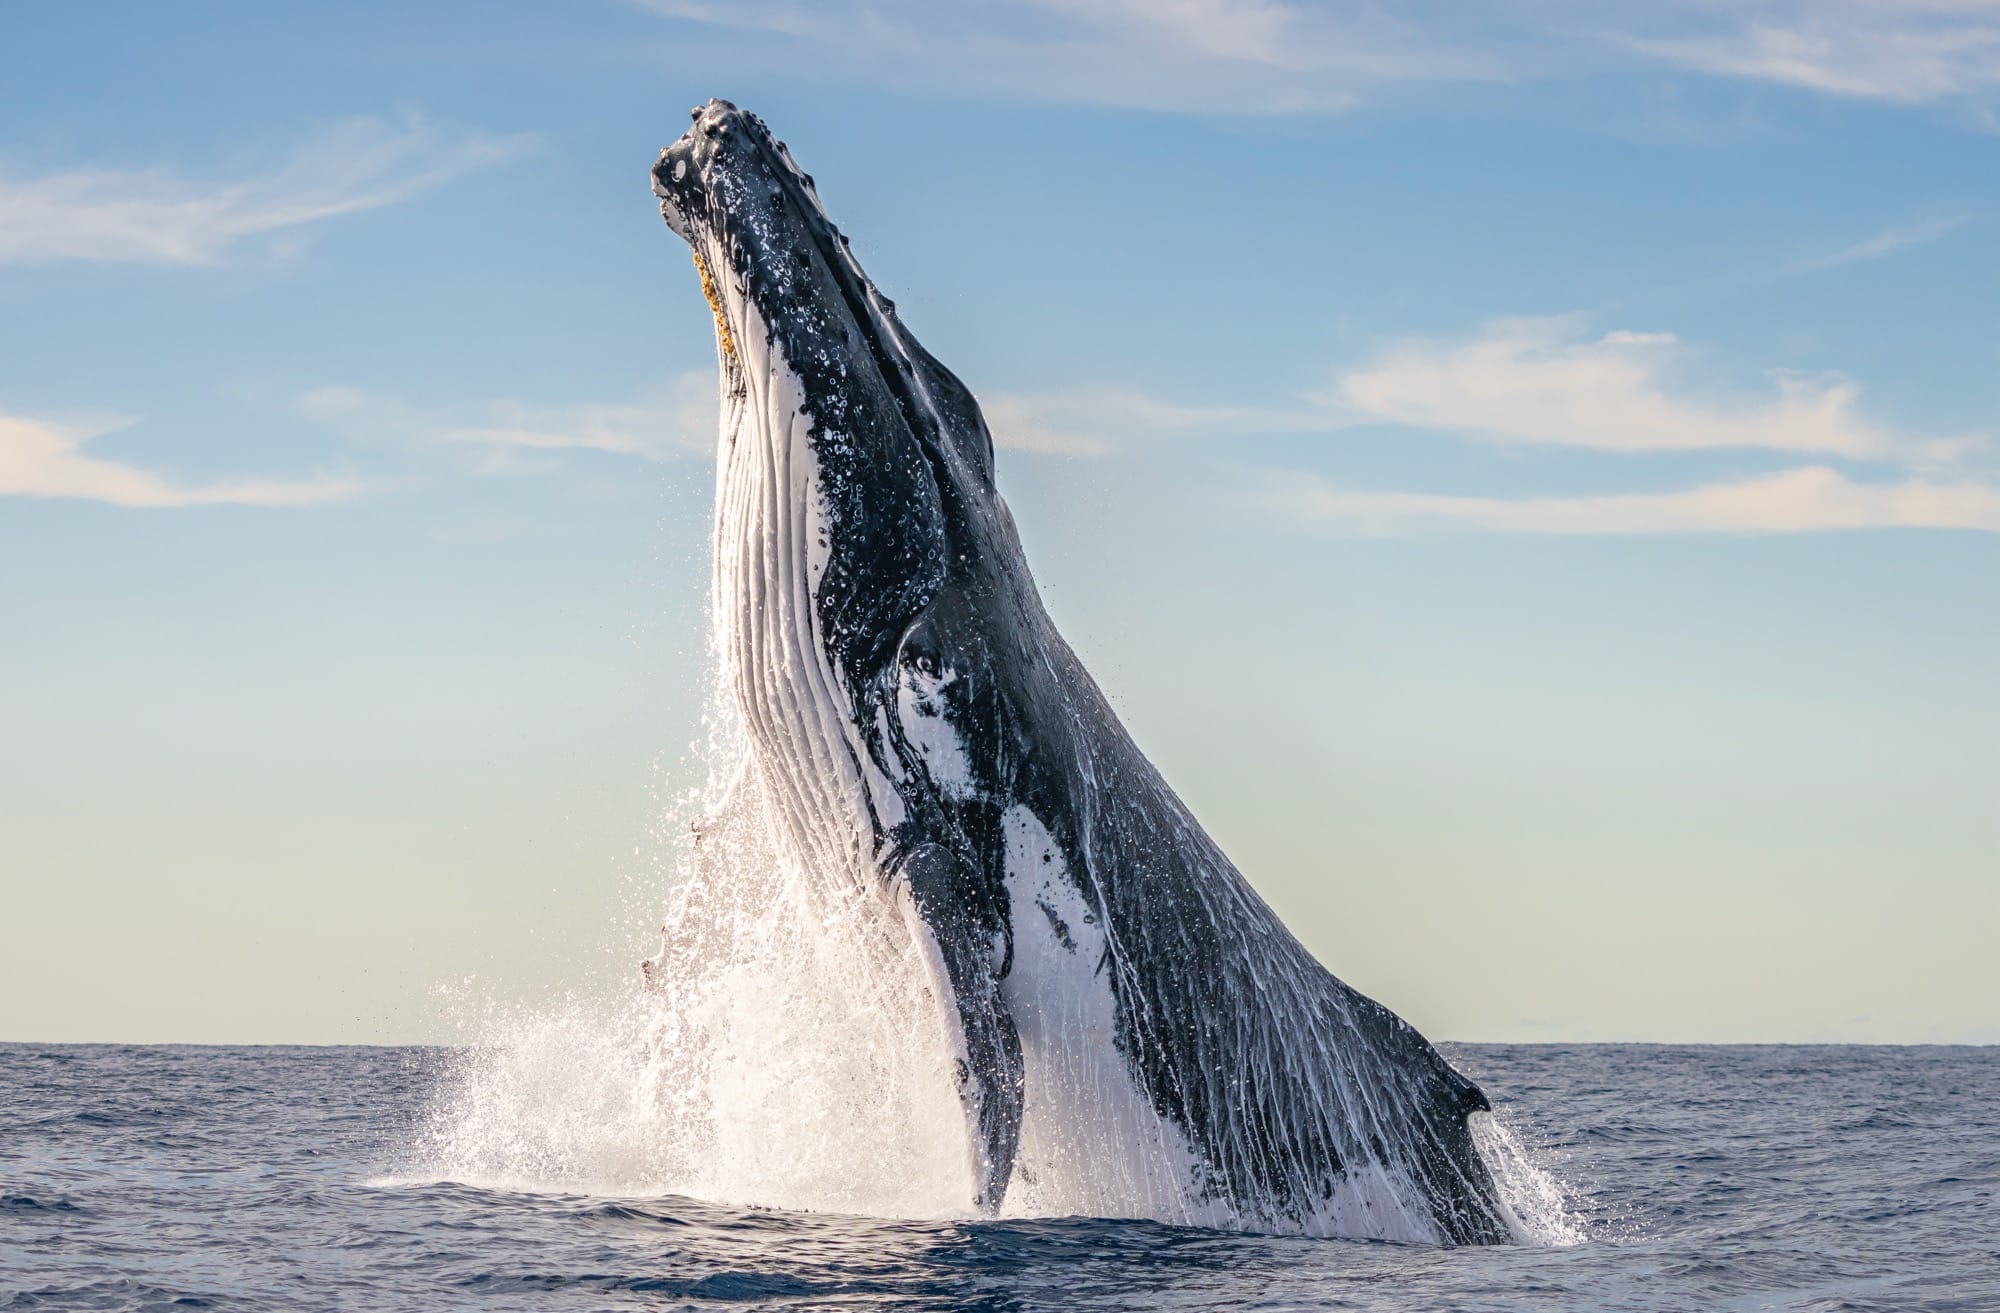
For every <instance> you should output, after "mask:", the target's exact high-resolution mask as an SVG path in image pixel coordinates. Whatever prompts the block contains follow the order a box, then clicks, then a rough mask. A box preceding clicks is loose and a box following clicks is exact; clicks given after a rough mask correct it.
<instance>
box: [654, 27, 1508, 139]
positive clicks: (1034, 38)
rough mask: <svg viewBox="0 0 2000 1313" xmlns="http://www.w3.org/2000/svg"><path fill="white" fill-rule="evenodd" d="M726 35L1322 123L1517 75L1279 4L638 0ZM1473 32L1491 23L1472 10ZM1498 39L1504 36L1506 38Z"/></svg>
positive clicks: (961, 86)
mask: <svg viewBox="0 0 2000 1313" xmlns="http://www.w3.org/2000/svg"><path fill="white" fill-rule="evenodd" d="M636 3H638V4H639V5H640V6H641V7H642V8H645V9H648V10H651V11H652V12H654V13H657V14H659V15H661V16H662V17H665V18H671V19H675V20H679V21H680V22H681V23H682V24H683V25H684V26H686V27H688V29H689V30H691V31H693V32H697V33H698V32H700V31H701V29H704V28H705V29H707V30H708V31H709V32H710V33H711V34H714V35H715V36H718V37H720V36H726V35H727V34H728V33H732V32H735V33H743V32H751V33H755V34H756V37H757V40H758V42H759V49H758V56H759V58H760V59H762V60H764V61H767V62H769V63H771V64H774V65H777V66H780V67H784V68H786V69H787V70H789V71H791V72H793V73H795V74H796V75H798V76H802V77H810V78H814V79H829V78H833V79H839V78H848V79H855V78H859V79H866V80H868V81H870V82H872V83H880V84H887V85H901V86H916V87H922V88H926V89H948V90H951V91H956V92H961V93H971V94H976V95H995V94H998V95H1019V96H1026V97H1030V98H1035V99H1049V100H1067V101H1084V102H1092V103H1100V104H1114V105H1124V106H1133V107H1139V108H1147V109H1165V110H1193V111H1197V112H1206V113H1224V114H1269V113H1290V112H1319V111H1327V110H1338V109H1344V108H1346V107H1348V106H1350V105H1352V104H1353V103H1354V102H1355V100H1356V99H1357V96H1358V95H1359V94H1360V93H1361V92H1362V91H1363V90H1365V89H1367V88H1371V87H1375V86H1381V85H1385V84H1391V83H1400V82H1409V81H1429V82H1438V81H1465V80H1477V79H1491V78H1499V77H1503V76H1507V75H1508V74H1507V71H1506V68H1505V67H1504V65H1503V62H1502V61H1501V60H1500V59H1498V58H1496V57H1495V55H1494V54H1492V53H1491V52H1490V51H1488V50H1486V49H1483V48H1481V46H1480V45H1479V44H1478V43H1476V42H1474V41H1472V40H1469V39H1464V40H1462V39H1460V38H1459V37H1457V36H1453V37H1451V38H1450V39H1447V38H1446V36H1445V32H1446V30H1447V29H1445V28H1443V27H1438V26H1426V25H1424V24H1422V23H1413V22H1409V21H1406V20H1405V19H1403V18H1401V17H1398V16H1396V15H1395V14H1392V13H1391V12H1389V11H1388V10H1387V9H1386V8H1385V7H1383V6H1379V5H1341V6H1333V7H1326V6H1304V5H1299V4H1292V3H1284V2H1282V0H1167V2H1166V3H1158V2H1156V0H1001V2H1000V3H994V4H981V5H940V4H932V3H929V0H815V2H814V3H809V4H808V3H796V2H794V0H728V3H721V2H719V0H636ZM1456 26H1457V29H1458V30H1459V31H1461V32H1463V33H1465V34H1466V35H1467V37H1471V36H1473V35H1476V34H1479V33H1481V32H1484V31H1485V30H1486V28H1487V26H1488V25H1487V24H1486V23H1485V22H1483V21H1482V20H1481V19H1480V17H1479V16H1478V15H1476V14H1471V13H1466V12H1463V11H1461V12H1460V15H1459V20H1458V23H1457V25H1456ZM1495 39H1497V38H1495Z"/></svg>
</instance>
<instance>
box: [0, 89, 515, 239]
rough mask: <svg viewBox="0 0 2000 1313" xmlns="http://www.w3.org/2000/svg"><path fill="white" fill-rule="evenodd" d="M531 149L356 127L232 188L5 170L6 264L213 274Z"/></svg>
mask: <svg viewBox="0 0 2000 1313" xmlns="http://www.w3.org/2000/svg"><path fill="white" fill-rule="evenodd" d="M529 144H530V140H529V139H528V138H525V137H494V136H487V135H483V134H479V133H474V132H466V131H461V130H454V129H448V128H444V127H440V126H437V125H434V124H430V123H426V122H424V121H423V120H421V119H415V118H411V119H405V120H403V121H401V122H397V123H389V122H383V121H381V120H376V119H355V120H351V121H349V122H346V123H342V124H339V125H337V126H335V127H333V128H330V129H328V130H327V131H325V132H322V133H320V134H318V135H317V136H315V137H313V138H311V139H309V140H307V141H306V142H304V143H302V144H301V145H300V146H299V148H298V149H297V150H296V151H295V152H293V154H292V155H291V157H290V158H288V159H285V160H281V161H277V162H274V163H272V164H269V165H267V166H265V167H262V168H259V169H253V170H248V171H245V172H243V173H242V174H241V175H239V176H237V177H235V178H229V179H220V180H209V181H196V180H192V179H188V178H184V177H179V176H176V175H174V174H172V173H169V172H167V171H165V170H162V169H156V168H153V169H135V170H116V169H75V170H70V171H67V172H62V173H51V174H44V175H42V176H39V177H20V176H16V175H12V174H8V173H6V172H4V171H0V262H10V263H43V262H51V261H60V260H92V261H115V262H126V263H144V264H193V265H199V264H211V263H214V262H215V261H217V260H219V259H221V258H223V257H224V256H225V255H227V254H229V253H230V252H231V251H232V250H235V249H236V248H238V247H240V246H241V245H242V244H243V243H245V242H246V241H249V240H250V239H253V238H257V237H261V236H266V235H270V234H275V233H282V232H287V231H290V230H293V229H297V228H301V227H304V226H305V225H308V224H312V223H317V222H319V221H321V220H325V219H330V218H333V217H335V216H338V215H343V214H354V213H357V212H359V211H362V210H373V209H379V208H381V207H383V206H385V205H393V204H395V203H396V202H398V201H401V200H405V199H407V198H408V197H410V196H413V195H415V194H416V193H418V192H420V191H423V190H424V189H425V188H428V187H433V186H436V185H437V184H439V183H441V182H444V181H446V180H448V179H450V178H453V177H457V176H459V175H461V174H464V173H467V172H469V171H471V170H473V169H478V168H482V167H484V166H486V165H490V164H493V163H496V162H498V161H501V160H504V159H508V158H511V157H513V156H515V155H517V154H519V153H520V152H521V151H523V150H524V149H526V148H527V146H528V145H529Z"/></svg>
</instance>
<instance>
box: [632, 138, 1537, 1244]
mask: <svg viewBox="0 0 2000 1313" xmlns="http://www.w3.org/2000/svg"><path fill="white" fill-rule="evenodd" d="M653 189H654V192H655V193H656V194H657V195H658V197H659V198H660V202H661V211H662V213H663V215H664V216H665V218H666V221H667V224H668V225H669V226H670V227H671V228H672V229H673V230H674V231H675V232H676V233H677V234H679V235H680V236H681V237H682V238H684V239H685V240H686V241H687V242H688V244H689V245H690V246H691V247H692V248H693V251H694V262H695V266H696V269H697V271H698V274H699V277H700V281H701V286H702V290H703V292H704V293H705V295H706V297H707V299H708V302H709V306H710V308H711V309H712V310H713V312H714V317H715V332H716V343H717V355H718V359H719V362H720V367H721V392H722V402H721V412H722V414H721V433H720V445H719V451H718V457H717V459H718V470H717V497H716V520H715V563H714V571H715V573H714V583H713V587H714V598H713V604H714V607H715V610H716V622H717V625H718V633H719V634H720V648H721V658H722V662H723V665H724V667H725V677H726V680H727V683H728V685H729V687H730V688H731V689H732V690H733V692H734V696H735V700H736V703H737V708H738V710H739V711H740V713H741V717H742V721H743V725H744V730H745V734H746V737H747V740H748V744H749V761H748V763H747V765H746V770H747V771H750V772H754V774H755V779H756V784H757V787H758V788H759V789H760V790H761V793H762V796H763V805H764V807H765V809H766V812H767V814H768V815H769V817H770V818H771V824H772V827H773V829H774V830H775V831H776V833H775V834H774V835H773V840H774V842H775V843H776V845H777V846H778V848H779V849H780V850H781V851H782V852H784V853H786V854H788V856H789V858H790V859H791V860H792V861H795V862H797V863H798V864H799V865H800V867H801V868H802V869H809V870H811V871H813V872H814V873H815V875H816V877H817V878H819V879H823V880H826V881H830V882H835V883H838V884H841V885H842V886H843V887H846V888H849V889H861V890H866V891H868V892H869V894H871V895H873V896H879V897H880V898H882V899H884V900H887V901H889V902H891V903H893V904H894V905H895V906H896V907H897V908H898V909H900V915H901V919H902V924H905V925H907V927H908V930H909V933H910V934H911V935H912V936H913V937H914V939H915V940H916V944H917V948H918V950H919V951H920V952H921V954H922V956H923V959H924V961H925V962H926V963H927V965H928V969H929V970H930V972H931V985H930V988H931V993H932V996H933V997H934V998H935V999H936V1000H937V1003H938V1006H939V1008H940V1009H941V1010H942V1011H943V1013H944V1017H943V1021H944V1030H945V1032H946V1033H947V1034H948V1035H949V1036H950V1037H951V1043H952V1045H953V1058H954V1059H955V1061H954V1062H953V1064H952V1070H953V1071H954V1072H955V1074H956V1078H957V1081H958V1094H959V1098H960V1100H961V1102H962V1104H963V1107H964V1111H965V1116H966V1127H967V1142H968V1146H969V1147H968V1153H969V1158H970V1164H969V1165H970V1171H971V1178H972V1196H973V1197H972V1199H971V1201H970V1202H971V1203H972V1204H973V1205H975V1206H976V1207H978V1208H980V1209H983V1210H987V1211H991V1210H994V1209H997V1208H998V1207H999V1206H1000V1204H1001V1202H1002V1200H1003V1198H1004V1197H1005V1195H1006V1193H1007V1191H1008V1189H1009V1184H1010V1181H1012V1180H1014V1179H1015V1178H1016V1177H1017V1176H1021V1175H1024V1174H1026V1173H1029V1172H1030V1170H1031V1169H1030V1166H1029V1164H1028V1163H1027V1161H1026V1160H1025V1158H1024V1156H1023V1155H1024V1141H1023V1135H1024V1126H1028V1127H1032V1125H1033V1124H1034V1120H1035V1118H1036V1117H1037V1115H1038V1104H1042V1103H1049V1102H1051V1101H1062V1102H1064V1103H1065V1105H1066V1106H1065V1107H1064V1109H1063V1110H1062V1115H1068V1116H1076V1117H1080V1118H1096V1119H1098V1120H1099V1121H1100V1122H1101V1123H1102V1124H1103V1125H1104V1126H1106V1127H1109V1128H1111V1133H1113V1134H1116V1135H1129V1136H1131V1137H1135V1138H1136V1139H1140V1140H1144V1141H1146V1152H1148V1153H1150V1154H1151V1155H1152V1160H1153V1161H1154V1162H1155V1163H1156V1164H1165V1169H1166V1170H1171V1172H1172V1173H1173V1174H1174V1175H1175V1178H1176V1179H1175V1183H1174V1188H1175V1189H1176V1190H1177V1191H1178V1192H1179V1196H1180V1198H1181V1201H1182V1203H1183V1204H1184V1209H1183V1212H1182V1214H1181V1215H1182V1216H1185V1217H1186V1218H1188V1219H1189V1220H1204V1219H1211V1220H1220V1221H1221V1222H1223V1223H1225V1224H1233V1225H1240V1226H1246V1227H1250V1228H1253V1229H1278V1230H1302V1231H1306V1232H1311V1233H1320V1234H1346V1235H1364V1236H1378V1237H1384V1238H1390V1239H1405V1240H1418V1241H1435V1242H1447V1243H1456V1244H1470V1243H1490V1242H1499V1241H1503V1240H1506V1239H1508V1238H1509V1237H1510V1232H1509V1228H1508V1225H1507V1222H1506V1220H1505V1219H1506V1211H1505V1209H1504V1208H1503V1206H1502V1204H1501V1203H1500V1200H1499V1197H1498V1193H1497V1190H1496V1187H1495V1183H1494V1180H1493V1178H1492V1176H1491V1175H1490V1173H1489V1171H1488V1168H1487V1166H1486V1164H1485V1162H1484V1161H1483V1160H1482V1158H1481V1157H1480V1155H1479V1152H1478V1150H1477V1148H1476V1146H1475V1143H1474V1140H1473V1136H1472V1132H1471V1128H1470V1124H1469V1118H1470V1117H1471V1116H1472V1115H1473V1114H1475V1113H1478V1112H1481V1111H1484V1110H1486V1109H1487V1107H1488V1104H1487V1100H1486V1098H1485V1096H1484V1094H1482V1093H1481V1091H1480V1090H1479V1088H1478V1087H1477V1086H1476V1085H1474V1084H1473V1083H1472V1082H1471V1081H1470V1080H1468V1079H1466V1078H1465V1077H1464V1076H1462V1075H1460V1074H1459V1073H1458V1072H1456V1071H1454V1070H1453V1069H1452V1067H1451V1066H1450V1065H1449V1064H1448V1063H1447V1062H1446V1061H1445V1060H1444V1058H1443V1057H1442V1056H1441V1055H1439V1053H1438V1052H1437V1051H1436V1050H1435V1049H1434V1048H1433V1047H1432V1046H1431V1045H1430V1044H1429V1043H1428V1042H1427V1041H1426V1040H1425V1039H1424V1038H1423V1037H1422V1036H1421V1035H1419V1034H1418V1033H1417V1032H1416V1031H1415V1030H1414V1029H1412V1028H1411V1027H1410V1026H1409V1025H1408V1024H1407V1023H1405V1022H1403V1021H1402V1020H1401V1019H1399V1018H1398V1017H1397V1016H1396V1015H1395V1014H1394V1013H1392V1012H1391V1011H1389V1009H1387V1008H1386V1007H1383V1006H1382V1005H1381V1004H1379V1003H1376V1002H1375V1001H1373V1000H1372V999H1369V998H1366V997H1364V996H1363V995H1361V994H1359V993H1357V992H1356V991H1354V990H1352V989H1350V988H1348V987H1347V986H1346V985H1344V984H1342V983H1341V982H1340V981H1339V980H1337V979H1335V978H1334V976H1333V975H1332V974H1330V973H1329V972H1328V971H1327V970H1326V969H1325V968H1324V967H1322V966H1321V965H1320V964H1319V963H1318V962H1317V961H1316V960H1315V959H1314V958H1313V957H1312V955H1311V954H1310V953H1308V952H1307V950H1306V949H1305V948H1304V946H1303V945H1301V944H1300V943H1299V941H1298V940H1297V939H1295V938H1294V937H1293V936H1292V934H1291V933H1290V932H1289V931H1288V930H1287V929H1286V928H1285V926H1284V925H1283V924H1282V923H1281V922H1280V920H1279V919H1278V917H1277V915H1276V914H1275V913H1274V912H1272V910H1271V909H1270V908H1269V907H1268V906H1267V905H1266V904H1265V903H1264V902H1263V900H1262V899H1261V898H1259V897H1258V895H1257V894H1256V892H1255V891H1254V890H1253V889H1252V888H1251V887H1250V885H1249V883H1248V882H1247V881H1246V880H1245V879H1244V878H1243V877H1242V875H1240V874H1239V873H1238V871H1237V870H1236V868H1235V867H1234V866H1233V865H1232V864H1231V863H1230V861H1229V859H1228V858H1227V857H1225V856H1224V855H1223V853H1222V852H1221V850H1220V849H1219V848H1218V847H1217V846H1216V844H1215V843H1214V841H1212V840H1211V839H1210V838H1209V837H1208V835H1207V834H1206V833H1205V832H1204V831H1203V830H1202V827H1201V826H1200V825H1199V824H1198V823H1197V822H1196V820H1195V818H1194V817H1193V816H1192V815H1191V814H1190V813H1189V811H1188V810H1187V808H1186V807H1185V806H1183V805H1182V803H1181V801H1180V800H1179V798H1177V797H1176V796H1175V794H1174V792H1173V790H1172V789H1171V788H1169V787H1168V785H1167V783H1166V781H1165V780H1164V779H1163V778H1162V777H1161V776H1160V774H1159V772H1158V771H1156V770H1155V769H1154V767H1153V766H1152V764H1151V763H1150V762H1149V761H1147V759H1146V758H1145V756H1144V755H1142V754H1141V753H1140V751H1139V749H1138V748H1137V747H1136V746H1135V745H1134V744H1133V742H1132V739H1131V738H1130V736H1129V735H1128V734H1127V733H1126V731H1125V729H1124V728H1123V726H1122V725H1120V723H1119V721H1118V718H1117V717H1116V716H1115V715H1114V714H1113V712H1112V710H1111V708H1110V706H1109V704H1108V703H1107V702H1106V700H1105V697H1104V695H1103V693H1102V692H1101V691H1100V690H1099V689H1098V687H1097V685H1096V684H1095V683H1094V682H1093V681H1092V679H1091V677H1090V676H1089V674H1088V673H1086V672H1085V670H1084V668H1083V666H1082V664H1081V663H1080V662H1079V660H1078V659H1077V657H1076V655H1075V653H1073V652H1072V651H1071V650H1070V648H1069V646H1068V645H1067V644H1066V643H1065V642H1064V641H1063V639H1062V637H1061V635H1060V634H1058V633H1057V632H1056V629H1055V626H1054V624H1053V623H1052V622H1051V621H1050V619H1049V617H1048V615H1047V613H1046V612H1045V610H1044V609H1043V607H1042V604H1041V600H1040V597H1039V595H1038V593H1037V590H1036V587H1035V584H1034V581H1033V578H1032V577H1031V576H1030V574H1029V571H1028V564H1027V560H1026V558H1025V556H1024V554H1023V552H1022V548H1021V544H1020V540H1019V537H1018V535H1017V533H1016V531H1015V527H1014V522H1013V519H1012V517H1011V515H1010V514H1009V512H1008V509H1007V506H1006V503H1005V502H1004V501H1003V500H1002V499H1001V497H1000V495H999V493H998V492H997V490H996V489H995V485H994V453H993V442H992V439H991V437H990V436H989V433H988V431H987V427H986V423H985V421H984V419H983V418H982V416H981V414H980V409H979V406H978V404H977V402H975V401H974V399H973V396H972V394H971V392H970V391H969V390H967V388H966V387H965V385H964V384H963V383H961V382H960V381H959V380H958V378H957V377H956V376H954V375H953V374H952V373H951V371H949V370H948V369H946V368H945V367H944V366H943V365H942V364H940V363H939V362H938V361H937V360H936V359H934V358H933V357H932V356H931V355H930V354H929V353H928V352H926V351H925V350H924V348H923V347H922V346H921V345H919V344H918V343H917V341H916V339H915V338H914V337H912V336H911V335H910V333H909V331H908V330H907V329H906V328H905V327H904V326H903V323H902V321H901V320H900V319H899V318H898V317H897V315H896V312H895V308H894V306H893V305H892V304H891V303H890V302H889V300H887V299H886V298H885V297H883V296H882V295H881V294H880V293H879V292H878V291H877V290H876V288H875V285H874V284H873V283H872V282H870V281H869V279H868V276H867V275H866V274H865V273H863V272H862V270H861V267H860V265H859V264H858V263H857V262H856V261H855V259H854V257H853V256H852V255H851V254H850V252H849V250H848V245H847V241H846V239H845V238H844V237H842V236H841V235H840V233H839V231H838V230H837V229H836V228H835V227H834V225H833V224H832V222H831V221H830V220H829V219H828V218H827V217H826V214H825V211H824V210H823V208H822V207H821V204H820V201H819V198H818V194H817V192H816V191H815V189H814V185H813V180H812V178H811V177H809V176H808V175H806V174H805V173H804V172H802V171H801V170H800V169H799V168H798V167H797V165H796V164H795V163H794V162H793V160H792V157H791V154H790V152H789V151H788V150H787V148H786V147H785V145H784V143H782V142H780V141H778V140H776V139H775V138H774V137H773V136H772V134H771V133H770V132H769V131H768V130H767V129H766V128H765V126H764V124H763V123H762V121H761V120H759V119H758V118H757V117H756V116H754V115H751V114H748V113H746V112H743V111H741V110H739V109H737V108H736V107H735V106H734V105H731V104H730V103H728V102H727V101H721V100H711V101H710V102H708V104H707V105H705V106H702V107H700V108H697V109H696V110H695V111H694V125H693V127H692V128H691V129H690V130H689V131H688V133H687V134H686V135H685V136H683V137H682V138H681V139H680V140H679V141H677V142H676V143H675V144H674V145H672V146H669V147H668V148H667V149H666V150H664V151H663V152H662V153H661V155H660V157H659V161H658V163H657V164H656V166H655V167H654V169H653ZM1040 1115H1047V1113H1046V1110H1041V1112H1040ZM1084 1170H1086V1171H1087V1170H1089V1169H1088V1165H1086V1166H1085V1169H1084Z"/></svg>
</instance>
